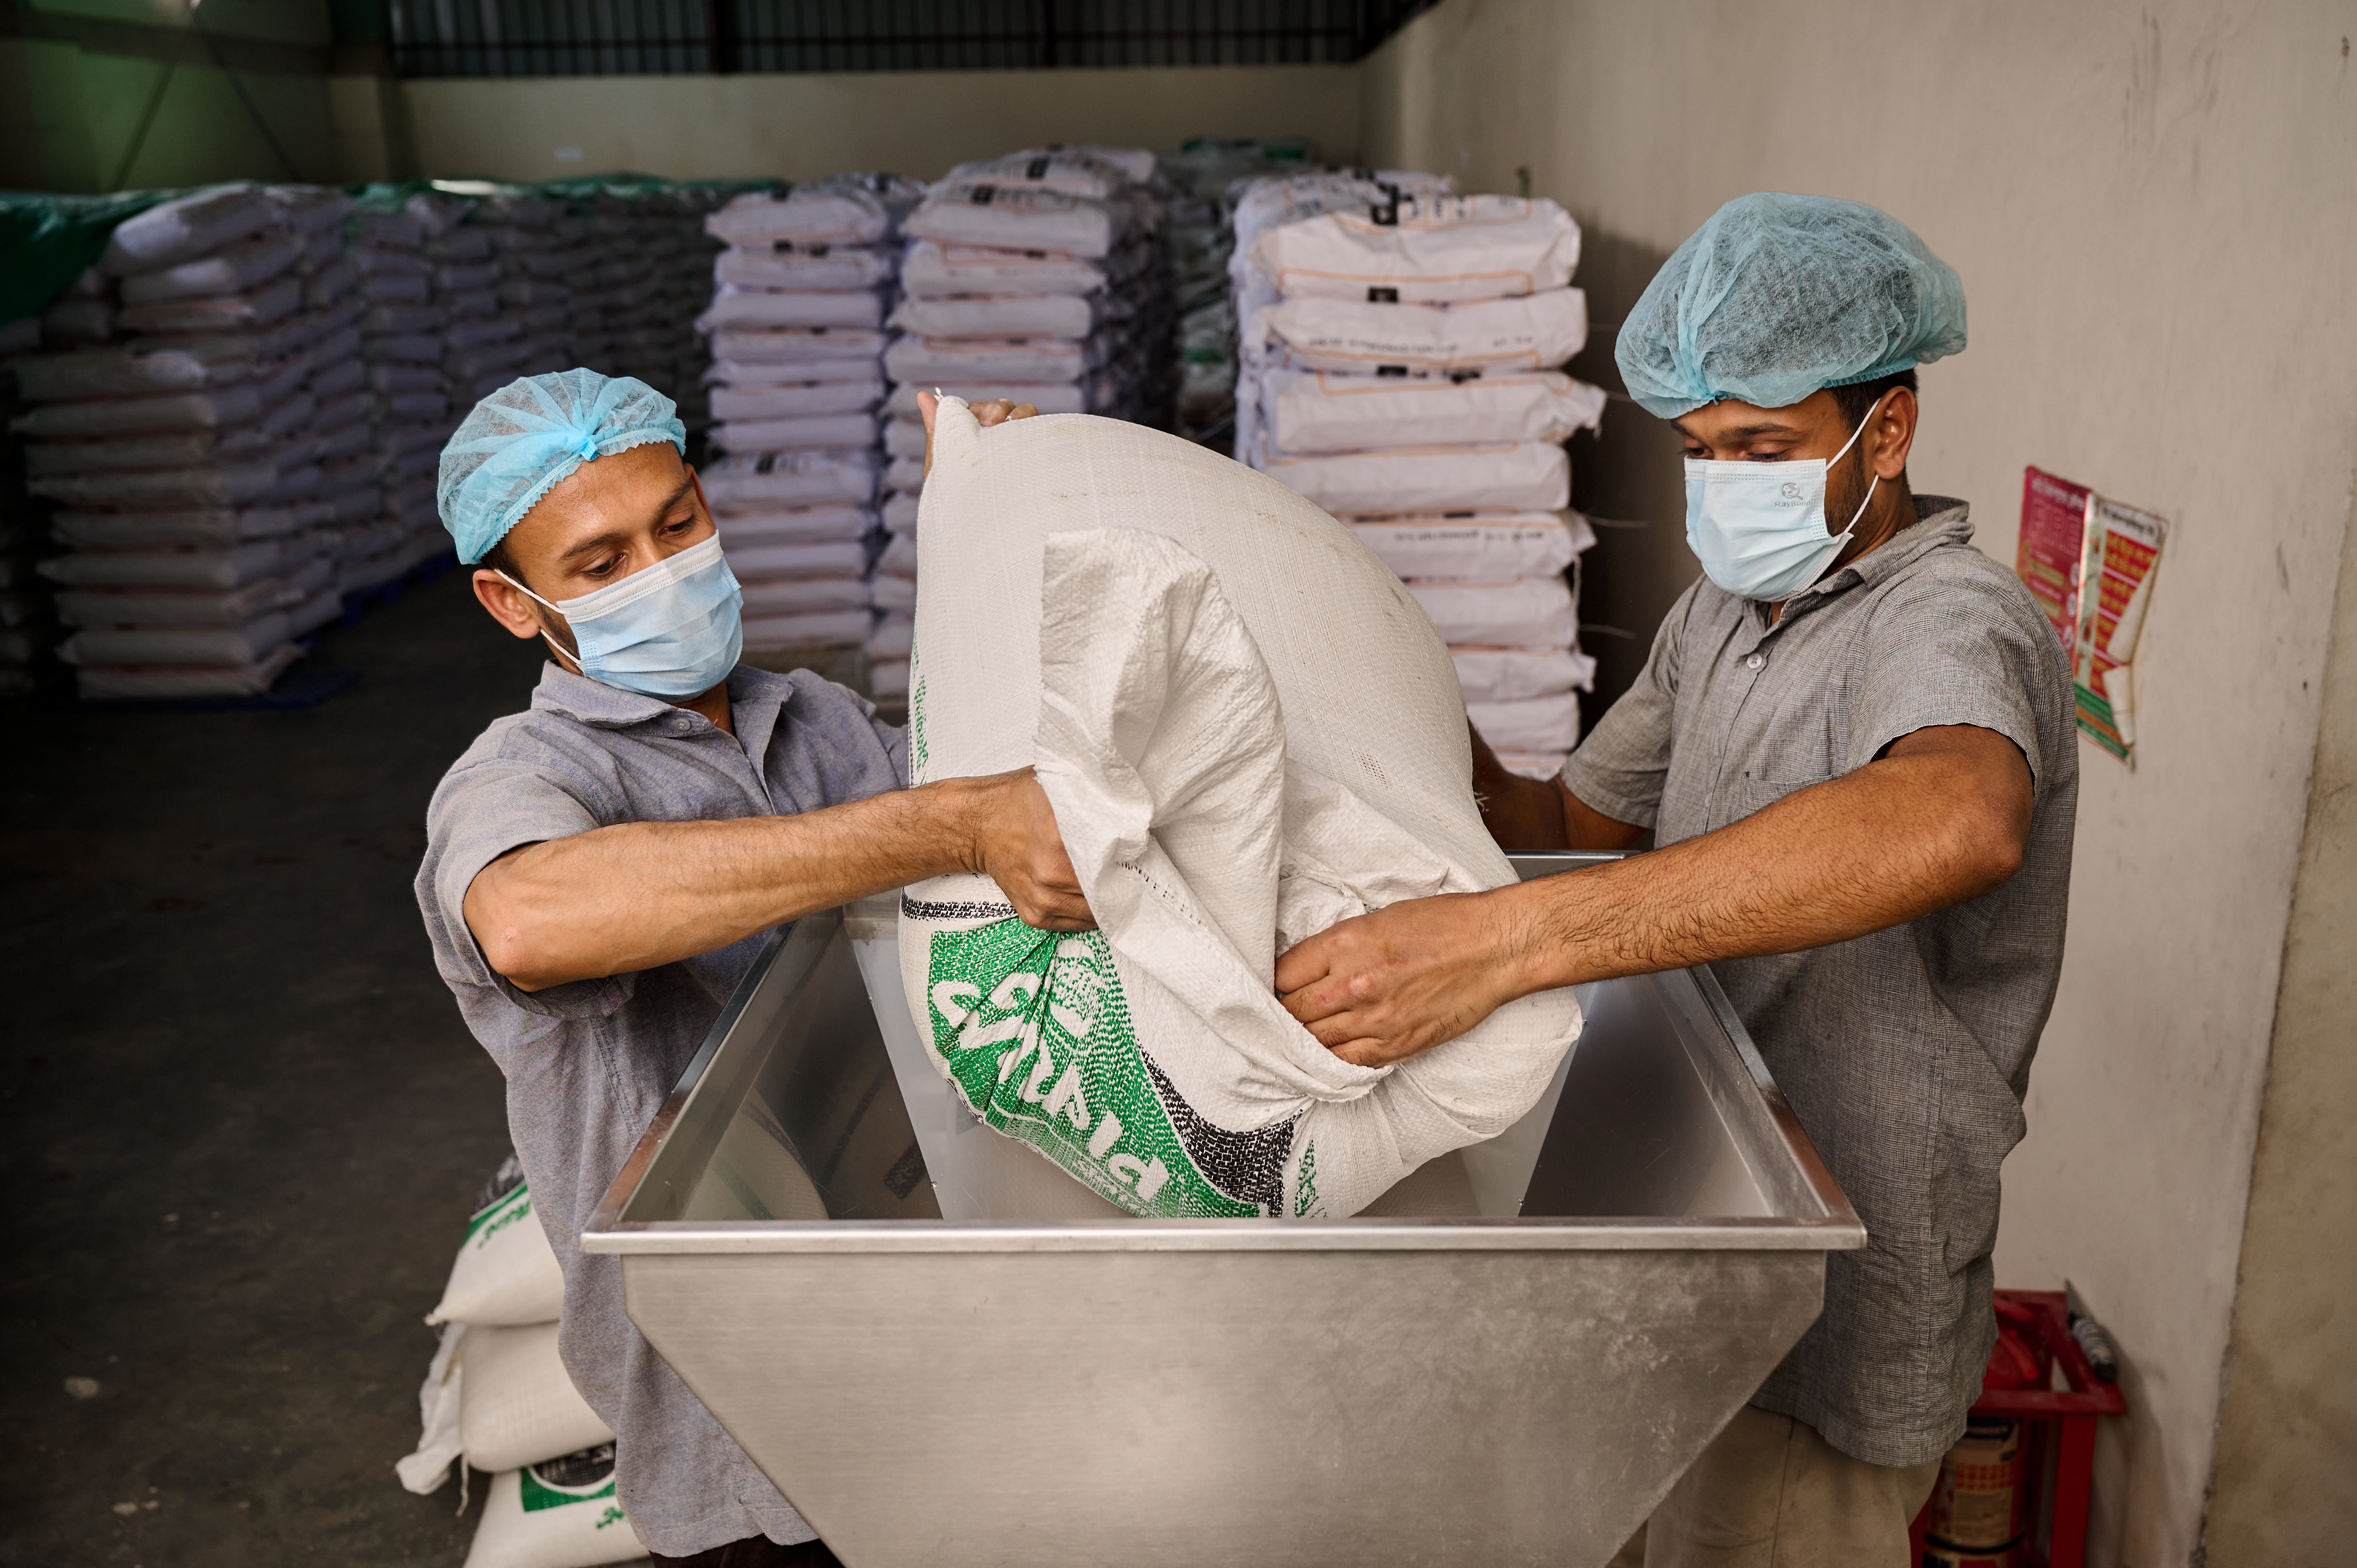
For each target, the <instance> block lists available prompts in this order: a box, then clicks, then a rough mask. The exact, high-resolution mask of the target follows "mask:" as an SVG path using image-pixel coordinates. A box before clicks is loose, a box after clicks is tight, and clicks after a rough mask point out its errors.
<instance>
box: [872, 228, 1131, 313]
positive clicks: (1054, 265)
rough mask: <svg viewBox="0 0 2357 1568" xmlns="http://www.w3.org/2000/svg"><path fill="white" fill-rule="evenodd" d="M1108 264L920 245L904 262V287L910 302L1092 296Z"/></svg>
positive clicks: (1045, 254)
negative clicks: (981, 297) (973, 297)
mask: <svg viewBox="0 0 2357 1568" xmlns="http://www.w3.org/2000/svg"><path fill="white" fill-rule="evenodd" d="M1105 272H1106V263H1104V262H1101V261H1088V260H1085V259H1083V258H1082V257H1079V256H1065V255H1056V254H1052V253H1050V252H1045V251H1042V252H1038V253H1037V254H1033V253H1030V252H1023V251H1006V250H1001V249H999V248H998V247H997V246H995V245H943V244H938V243H936V242H933V241H931V240H919V241H916V242H913V243H911V244H910V245H909V250H908V253H907V254H906V255H905V256H903V257H902V258H901V261H900V288H901V291H902V292H903V293H905V294H907V295H909V297H911V298H915V299H927V298H932V297H935V296H937V295H959V294H1093V293H1095V292H1096V291H1097V290H1099V289H1101V288H1103V287H1104V286H1105Z"/></svg>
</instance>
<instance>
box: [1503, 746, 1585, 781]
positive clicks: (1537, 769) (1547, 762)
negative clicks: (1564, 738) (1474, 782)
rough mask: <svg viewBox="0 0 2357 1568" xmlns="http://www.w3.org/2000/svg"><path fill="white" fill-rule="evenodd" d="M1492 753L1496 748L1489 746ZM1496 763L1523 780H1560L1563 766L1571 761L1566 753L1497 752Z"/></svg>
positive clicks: (1569, 754)
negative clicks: (1518, 775)
mask: <svg viewBox="0 0 2357 1568" xmlns="http://www.w3.org/2000/svg"><path fill="white" fill-rule="evenodd" d="M1490 749H1491V750H1492V751H1497V747H1495V746H1491V748H1490ZM1497 755H1498V761H1499V763H1500V764H1501V766H1502V767H1503V768H1505V770H1506V771H1507V772H1509V773H1518V774H1520V775H1521V776H1522V777H1523V778H1525V779H1560V778H1561V777H1563V765H1564V764H1565V763H1566V762H1568V761H1570V760H1571V753H1569V752H1567V751H1540V752H1531V751H1498V753H1497Z"/></svg>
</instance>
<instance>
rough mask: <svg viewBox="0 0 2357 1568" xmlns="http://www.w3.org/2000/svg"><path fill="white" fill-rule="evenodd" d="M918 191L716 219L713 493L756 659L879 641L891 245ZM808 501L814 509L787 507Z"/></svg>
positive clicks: (819, 185)
mask: <svg viewBox="0 0 2357 1568" xmlns="http://www.w3.org/2000/svg"><path fill="white" fill-rule="evenodd" d="M917 195H918V191H917V188H916V187H914V186H913V185H911V184H909V182H907V181H905V180H901V179H899V178H898V177H895V176H891V175H843V176H838V177H834V178H833V179H825V180H819V181H815V182H813V183H812V184H809V185H805V186H802V187H799V188H795V189H794V190H792V191H791V192H789V193H787V194H784V195H782V196H780V195H778V194H776V193H773V192H771V191H766V190H763V191H748V192H746V193H744V194H743V195H740V196H738V197H737V198H735V199H733V200H731V201H730V202H729V203H728V204H727V205H726V207H724V208H722V209H720V210H719V211H717V212H714V213H712V214H710V215H709V216H707V217H706V218H705V220H704V225H705V231H706V232H707V233H709V234H710V235H712V236H713V237H714V238H715V239H717V240H720V241H722V242H725V243H726V247H727V248H726V249H725V250H723V251H722V252H720V253H719V254H718V255H717V256H716V257H715V258H714V259H713V263H712V281H713V285H714V293H713V295H712V302H711V305H710V306H709V308H707V309H706V310H705V313H704V314H703V316H701V317H698V318H697V321H696V325H697V327H698V328H700V329H702V330H703V331H704V332H705V333H706V334H708V335H709V338H710V342H711V346H712V347H711V351H712V365H711V368H710V369H709V370H707V371H705V380H706V381H708V382H709V391H708V392H707V393H706V395H707V396H708V398H709V399H710V406H711V413H712V426H711V433H710V442H711V446H712V450H713V451H714V453H715V454H725V456H718V457H717V460H716V461H715V462H714V463H713V464H712V465H711V466H710V467H709V468H708V469H707V472H706V477H705V498H706V499H708V500H710V501H711V503H712V505H713V507H714V509H715V510H716V511H723V510H725V515H724V516H723V517H722V518H721V523H720V542H721V550H722V552H723V553H725V554H726V556H727V558H728V566H729V570H730V571H731V572H733V573H735V574H736V576H737V583H738V585H740V586H741V588H742V589H743V592H744V596H745V608H744V617H745V645H746V647H747V648H748V649H752V650H759V655H764V656H771V657H774V656H779V655H785V656H789V657H791V654H790V653H789V650H817V649H829V648H856V647H858V646H859V645H861V644H862V643H864V642H866V639H867V636H868V631H869V628H870V627H871V625H872V623H873V620H874V617H873V616H872V615H871V614H870V613H869V602H870V597H871V594H872V591H873V590H872V589H871V586H870V584H869V576H870V566H871V564H873V560H874V556H875V552H876V549H877V540H876V537H875V536H876V534H877V517H876V512H875V510H874V506H873V502H874V498H875V488H876V474H877V469H878V468H879V467H881V466H882V465H881V460H880V458H879V456H878V439H877V413H876V410H877V407H878V406H879V405H880V404H881V403H883V402H884V342H885V337H884V318H885V317H886V315H887V314H888V312H889V311H890V309H891V307H892V285H893V274H894V273H895V272H896V271H897V268H896V267H895V265H894V262H893V250H892V243H893V240H894V238H895V234H896V231H897V229H898V226H899V220H900V218H901V217H902V216H904V215H905V214H906V213H907V211H908V209H909V208H910V207H911V206H913V205H914V204H915V201H916V198H917ZM797 490H802V491H807V492H808V499H779V494H778V493H779V492H787V493H789V494H791V492H794V491H797Z"/></svg>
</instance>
